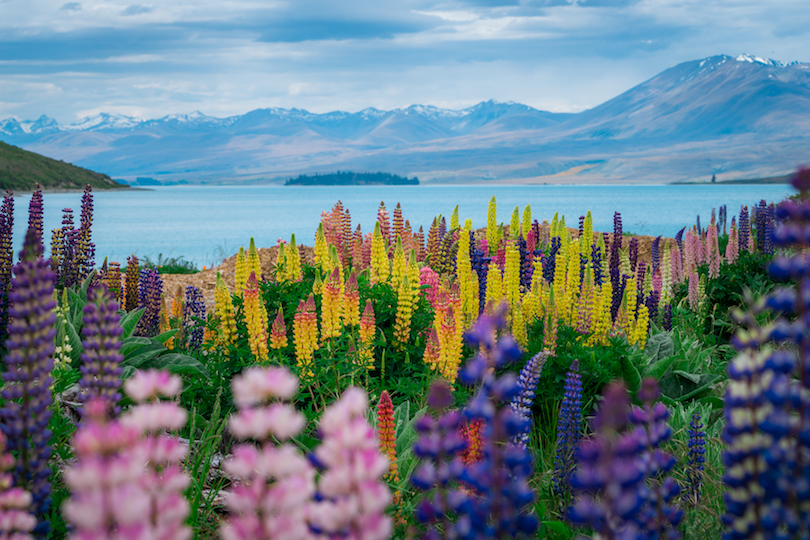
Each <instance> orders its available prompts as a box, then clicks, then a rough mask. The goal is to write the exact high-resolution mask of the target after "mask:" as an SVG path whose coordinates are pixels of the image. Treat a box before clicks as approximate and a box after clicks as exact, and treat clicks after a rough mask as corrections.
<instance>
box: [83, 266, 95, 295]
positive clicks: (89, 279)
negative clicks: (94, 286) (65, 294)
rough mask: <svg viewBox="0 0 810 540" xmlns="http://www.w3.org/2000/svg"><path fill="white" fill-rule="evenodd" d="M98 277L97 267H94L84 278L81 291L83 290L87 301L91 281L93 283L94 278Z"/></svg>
mask: <svg viewBox="0 0 810 540" xmlns="http://www.w3.org/2000/svg"><path fill="white" fill-rule="evenodd" d="M94 277H96V269H95V268H94V269H93V270H92V271H91V272H90V273H89V274H88V275H87V277H86V278H85V279H84V282H83V283H82V287H81V292H82V299H84V300H85V301H86V300H87V289H88V287H90V283H92V281H93V278H94Z"/></svg>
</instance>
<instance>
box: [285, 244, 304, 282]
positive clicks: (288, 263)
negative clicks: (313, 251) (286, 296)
mask: <svg viewBox="0 0 810 540" xmlns="http://www.w3.org/2000/svg"><path fill="white" fill-rule="evenodd" d="M285 255H286V260H285V261H284V266H285V268H284V274H285V277H286V279H287V281H289V282H293V283H298V282H299V281H301V279H302V278H303V276H302V274H301V251H300V250H299V249H298V246H297V245H296V244H295V235H292V237H291V238H290V247H288V248H287V250H286V254H285Z"/></svg>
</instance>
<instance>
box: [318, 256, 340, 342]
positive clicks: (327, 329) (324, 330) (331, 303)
mask: <svg viewBox="0 0 810 540" xmlns="http://www.w3.org/2000/svg"><path fill="white" fill-rule="evenodd" d="M341 306H342V302H341V298H340V271H339V270H338V267H337V266H335V267H334V268H333V269H332V274H331V275H330V276H329V279H327V280H326V283H325V284H324V287H323V298H322V299H321V340H322V341H323V342H326V341H327V340H328V339H330V338H333V337H334V338H336V337H340V331H341V329H342V328H343V323H342V318H343V314H342V313H341V311H342V310H341Z"/></svg>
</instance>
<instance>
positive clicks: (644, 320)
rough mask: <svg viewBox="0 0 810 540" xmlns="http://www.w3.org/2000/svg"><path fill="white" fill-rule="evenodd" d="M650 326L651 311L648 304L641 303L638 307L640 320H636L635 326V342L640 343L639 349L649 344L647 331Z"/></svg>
mask: <svg viewBox="0 0 810 540" xmlns="http://www.w3.org/2000/svg"><path fill="white" fill-rule="evenodd" d="M649 327H650V312H649V311H648V310H647V306H645V305H644V304H641V305H640V306H639V307H638V320H637V321H636V328H635V342H636V344H638V348H639V349H643V348H644V346H645V345H646V344H647V332H648V330H649Z"/></svg>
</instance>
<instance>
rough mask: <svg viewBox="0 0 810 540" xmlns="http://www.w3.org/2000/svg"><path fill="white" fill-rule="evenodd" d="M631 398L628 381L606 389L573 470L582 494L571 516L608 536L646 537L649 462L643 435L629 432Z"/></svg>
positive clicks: (574, 486) (577, 491)
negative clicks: (642, 520) (642, 521)
mask: <svg viewBox="0 0 810 540" xmlns="http://www.w3.org/2000/svg"><path fill="white" fill-rule="evenodd" d="M629 413H630V400H629V398H628V395H627V390H626V389H625V387H624V385H623V384H622V383H612V384H610V385H609V386H608V387H607V388H606V389H605V392H604V400H603V401H602V402H601V404H600V406H599V410H598V411H597V413H596V419H595V421H594V434H593V435H592V436H591V437H590V438H588V439H585V440H583V441H582V442H581V443H580V444H579V448H578V453H577V458H578V466H577V469H576V471H574V473H573V474H572V475H571V488H572V490H573V491H574V493H575V495H576V499H575V502H574V505H573V506H572V507H571V508H570V509H569V512H568V519H569V520H570V521H571V522H572V523H574V524H575V525H585V526H589V527H591V528H592V529H593V531H594V533H595V534H597V535H599V536H600V537H602V538H617V539H618V538H642V537H641V536H640V530H639V529H640V527H639V523H638V522H637V521H636V518H637V516H638V514H639V512H640V511H641V509H642V506H643V505H644V498H643V497H642V491H643V488H644V479H645V474H644V472H645V471H644V467H643V465H642V464H641V463H639V454H640V453H641V452H642V451H643V450H644V441H643V436H641V435H640V434H639V433H637V432H635V431H629V432H628V431H627V425H628V420H629Z"/></svg>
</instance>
